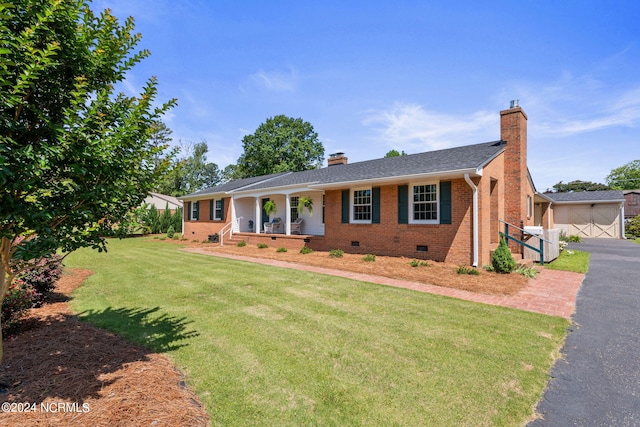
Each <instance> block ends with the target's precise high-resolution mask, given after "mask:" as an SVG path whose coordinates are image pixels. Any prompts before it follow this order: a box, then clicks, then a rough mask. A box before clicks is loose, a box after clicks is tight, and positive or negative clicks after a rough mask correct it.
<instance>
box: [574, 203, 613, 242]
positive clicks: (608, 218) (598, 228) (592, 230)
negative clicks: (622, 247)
mask: <svg viewBox="0 0 640 427" xmlns="http://www.w3.org/2000/svg"><path fill="white" fill-rule="evenodd" d="M619 215H620V209H619V208H618V207H611V206H593V207H591V206H584V207H582V206H572V207H571V214H570V215H569V218H570V223H569V234H575V235H578V236H580V237H605V238H616V239H617V238H619V237H620V216H619Z"/></svg>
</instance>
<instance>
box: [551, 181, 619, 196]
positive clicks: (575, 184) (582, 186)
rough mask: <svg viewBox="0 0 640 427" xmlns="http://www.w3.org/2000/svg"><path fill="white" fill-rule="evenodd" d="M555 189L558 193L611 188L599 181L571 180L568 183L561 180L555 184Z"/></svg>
mask: <svg viewBox="0 0 640 427" xmlns="http://www.w3.org/2000/svg"><path fill="white" fill-rule="evenodd" d="M553 189H554V191H555V192H556V193H569V192H572V191H601V190H610V188H609V187H608V186H606V185H604V184H599V183H597V182H591V181H580V180H575V181H571V182H568V183H566V184H565V183H564V182H562V181H560V182H559V183H557V184H556V185H554V186H553Z"/></svg>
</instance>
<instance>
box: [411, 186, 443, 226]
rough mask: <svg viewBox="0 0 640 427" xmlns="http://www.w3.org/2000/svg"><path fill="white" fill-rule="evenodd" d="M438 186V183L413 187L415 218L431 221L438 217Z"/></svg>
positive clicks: (416, 219)
mask: <svg viewBox="0 0 640 427" xmlns="http://www.w3.org/2000/svg"><path fill="white" fill-rule="evenodd" d="M437 202H438V187H437V185H436V184H428V185H415V186H414V187H413V219H414V220H415V221H430V220H437V219H438V204H437Z"/></svg>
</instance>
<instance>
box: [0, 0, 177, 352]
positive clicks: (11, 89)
mask: <svg viewBox="0 0 640 427" xmlns="http://www.w3.org/2000/svg"><path fill="white" fill-rule="evenodd" d="M133 29H134V23H133V19H132V18H129V19H128V20H126V21H125V22H124V23H123V24H120V23H119V22H118V20H117V19H116V18H115V17H114V16H113V15H112V14H111V13H110V11H109V10H106V11H104V12H102V13H101V14H100V15H95V14H94V13H93V12H92V11H91V9H90V7H89V5H88V4H87V3H86V1H85V0H13V1H12V2H11V3H8V4H7V3H3V4H0V197H1V203H0V258H1V262H0V302H1V300H2V298H4V295H5V294H6V291H7V288H8V285H9V282H10V280H11V277H10V275H11V271H10V265H11V262H12V260H17V259H23V260H26V259H30V258H36V257H40V256H43V255H47V254H50V253H51V252H52V251H55V250H61V251H62V252H65V253H68V252H70V251H73V250H75V249H77V248H80V247H92V248H96V249H98V250H104V249H106V243H105V241H104V239H103V238H102V237H101V235H102V230H101V228H103V227H108V226H109V224H112V223H117V222H118V221H119V220H121V219H122V218H123V217H125V216H126V214H127V213H128V212H129V211H130V210H131V209H132V208H134V207H136V206H139V205H140V204H141V203H142V202H143V200H144V198H145V197H146V195H147V194H148V192H149V191H150V190H151V189H152V188H153V187H154V185H155V183H156V180H157V178H158V175H159V173H160V170H161V169H162V166H163V164H164V163H166V162H158V159H157V157H158V155H159V154H160V153H161V152H162V151H163V150H164V149H165V147H163V146H162V145H161V144H154V143H153V142H152V141H150V135H151V131H152V129H153V127H154V126H156V125H157V123H158V122H159V121H160V118H161V116H162V114H163V113H164V112H165V111H166V110H167V109H169V108H171V106H172V105H173V101H169V102H167V103H164V104H161V105H159V106H157V105H156V102H155V98H156V94H157V90H156V81H155V80H154V79H150V80H149V81H148V82H147V84H146V86H145V87H144V88H143V89H142V93H141V94H140V96H139V97H127V96H125V95H123V94H122V93H119V94H118V93H116V92H115V89H114V86H115V85H116V84H117V83H118V82H120V81H122V80H123V79H124V76H125V73H126V72H127V71H128V70H130V69H131V68H132V67H133V66H134V65H135V64H136V63H138V62H139V61H140V60H142V59H143V58H145V57H146V56H147V55H148V54H149V52H147V51H144V50H143V51H139V52H135V51H134V49H135V46H136V44H137V43H138V41H139V40H140V35H139V34H134V33H133ZM1 357H2V352H1V348H0V358H1Z"/></svg>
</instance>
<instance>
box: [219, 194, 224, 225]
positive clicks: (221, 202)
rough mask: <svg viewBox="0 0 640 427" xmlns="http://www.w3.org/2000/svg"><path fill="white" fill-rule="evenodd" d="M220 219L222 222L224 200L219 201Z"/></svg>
mask: <svg viewBox="0 0 640 427" xmlns="http://www.w3.org/2000/svg"><path fill="white" fill-rule="evenodd" d="M220 219H221V220H223V221H224V199H220Z"/></svg>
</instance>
